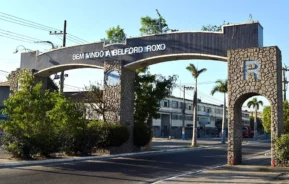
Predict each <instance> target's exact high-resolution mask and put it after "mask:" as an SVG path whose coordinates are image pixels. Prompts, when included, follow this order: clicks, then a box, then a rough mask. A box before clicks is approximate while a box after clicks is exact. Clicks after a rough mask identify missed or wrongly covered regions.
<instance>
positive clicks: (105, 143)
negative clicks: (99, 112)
mask: <svg viewBox="0 0 289 184" xmlns="http://www.w3.org/2000/svg"><path fill="white" fill-rule="evenodd" d="M88 129H89V130H88V131H89V135H90V137H91V141H92V142H93V144H94V145H95V146H96V147H98V148H109V147H116V146H121V145H122V144H124V143H125V142H126V141H127V140H128V139H129V129H128V128H127V127H126V126H124V125H122V124H120V123H106V122H102V121H92V122H90V123H89V124H88Z"/></svg>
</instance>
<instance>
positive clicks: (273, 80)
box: [227, 47, 283, 166]
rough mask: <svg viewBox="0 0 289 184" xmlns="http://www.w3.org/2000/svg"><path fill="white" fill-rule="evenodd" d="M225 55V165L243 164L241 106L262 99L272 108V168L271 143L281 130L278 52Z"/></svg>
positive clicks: (246, 51)
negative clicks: (257, 97)
mask: <svg viewBox="0 0 289 184" xmlns="http://www.w3.org/2000/svg"><path fill="white" fill-rule="evenodd" d="M227 55H228V99H229V107H228V110H229V114H228V115H229V116H228V133H229V134H228V164H230V165H236V164H240V163H242V105H243V103H244V102H245V101H246V100H247V99H248V98H250V97H252V96H255V95H262V96H264V97H266V98H267V99H268V100H269V102H270V105H271V122H272V123H271V153H272V157H271V163H272V165H273V166H275V165H276V164H277V163H278V160H277V157H276V152H275V147H274V142H275V139H276V137H277V136H280V134H281V133H282V130H283V113H282V78H281V77H282V76H281V75H282V62H281V52H280V50H279V49H278V47H264V48H248V49H237V50H229V51H228V53H227ZM244 105H246V104H244Z"/></svg>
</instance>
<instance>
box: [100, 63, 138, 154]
mask: <svg viewBox="0 0 289 184" xmlns="http://www.w3.org/2000/svg"><path fill="white" fill-rule="evenodd" d="M117 75H118V76H117ZM118 77H119V78H118ZM134 79H135V72H134V71H131V70H129V69H126V68H124V63H123V61H105V62H104V81H105V82H104V95H103V97H104V100H106V102H107V103H108V105H110V106H111V107H112V110H111V111H110V112H108V113H107V114H106V116H105V117H106V119H107V121H108V122H119V123H121V124H124V125H126V126H128V127H129V129H130V139H129V141H128V142H127V143H126V144H124V145H123V146H121V147H120V148H116V149H117V150H116V151H115V152H131V151H133V148H134V146H133V122H134Z"/></svg>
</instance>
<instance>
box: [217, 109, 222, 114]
mask: <svg viewBox="0 0 289 184" xmlns="http://www.w3.org/2000/svg"><path fill="white" fill-rule="evenodd" d="M215 113H216V114H223V109H215Z"/></svg>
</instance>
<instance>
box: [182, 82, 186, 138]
mask: <svg viewBox="0 0 289 184" xmlns="http://www.w3.org/2000/svg"><path fill="white" fill-rule="evenodd" d="M185 104H186V86H183V109H182V111H183V124H182V139H183V140H185V130H186V129H185V117H186V105H185Z"/></svg>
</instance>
